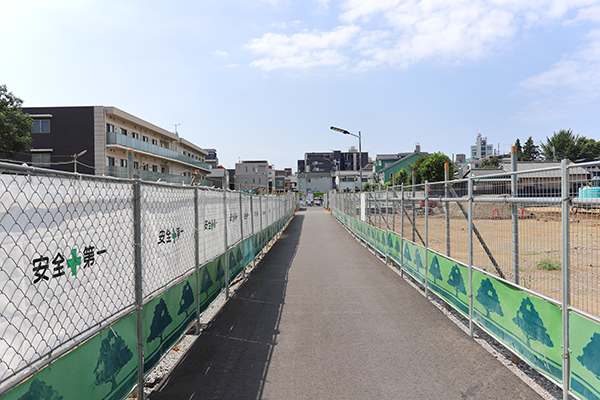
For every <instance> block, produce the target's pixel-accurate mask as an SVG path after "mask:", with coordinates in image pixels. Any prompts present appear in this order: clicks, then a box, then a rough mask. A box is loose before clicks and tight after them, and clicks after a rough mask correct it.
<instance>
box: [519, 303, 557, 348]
mask: <svg viewBox="0 0 600 400" xmlns="http://www.w3.org/2000/svg"><path fill="white" fill-rule="evenodd" d="M513 322H514V323H515V325H517V326H518V327H519V328H521V330H522V331H523V333H524V334H525V337H526V338H527V346H528V347H531V346H530V341H531V340H532V339H533V340H536V341H538V342H540V343H542V344H544V345H546V346H548V347H554V343H552V339H550V335H548V332H547V330H546V328H545V327H544V321H542V319H541V318H540V315H539V313H538V312H537V310H536V309H535V306H534V305H533V303H532V302H531V300H530V299H529V297H525V298H524V299H523V301H521V307H519V310H518V311H517V316H516V317H514V318H513Z"/></svg>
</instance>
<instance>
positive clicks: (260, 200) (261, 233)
mask: <svg viewBox="0 0 600 400" xmlns="http://www.w3.org/2000/svg"><path fill="white" fill-rule="evenodd" d="M258 209H259V212H260V240H259V243H260V246H261V248H260V258H261V259H262V257H263V255H264V253H263V251H264V246H263V242H262V237H263V229H264V228H263V210H262V209H263V207H262V196H259V197H258Z"/></svg>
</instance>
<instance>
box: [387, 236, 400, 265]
mask: <svg viewBox="0 0 600 400" xmlns="http://www.w3.org/2000/svg"><path fill="white" fill-rule="evenodd" d="M388 249H389V250H388V251H389V253H388V255H389V256H390V257H391V258H392V260H394V261H396V262H397V263H398V264H400V263H402V237H401V236H400V235H398V234H397V233H395V232H389V233H388Z"/></svg>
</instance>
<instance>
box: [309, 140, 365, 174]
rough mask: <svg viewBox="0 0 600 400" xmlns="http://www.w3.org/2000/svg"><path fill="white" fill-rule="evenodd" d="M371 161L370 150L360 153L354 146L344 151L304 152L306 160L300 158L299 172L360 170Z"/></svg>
mask: <svg viewBox="0 0 600 400" xmlns="http://www.w3.org/2000/svg"><path fill="white" fill-rule="evenodd" d="M368 163H369V152H366V151H363V152H362V154H359V153H358V151H357V150H356V148H355V147H354V146H352V147H350V149H349V151H347V152H344V151H340V150H334V151H331V152H319V153H315V152H313V153H304V160H298V173H302V172H319V173H321V172H332V171H358V170H360V169H361V168H364V167H365V166H366V165H367V164H368Z"/></svg>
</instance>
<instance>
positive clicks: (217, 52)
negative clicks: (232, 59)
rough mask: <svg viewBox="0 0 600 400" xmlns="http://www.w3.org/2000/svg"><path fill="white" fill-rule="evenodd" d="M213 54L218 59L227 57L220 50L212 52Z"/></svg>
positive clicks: (225, 53) (224, 52)
mask: <svg viewBox="0 0 600 400" xmlns="http://www.w3.org/2000/svg"><path fill="white" fill-rule="evenodd" d="M213 54H214V55H216V56H220V57H227V52H226V51H222V50H216V51H213Z"/></svg>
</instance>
